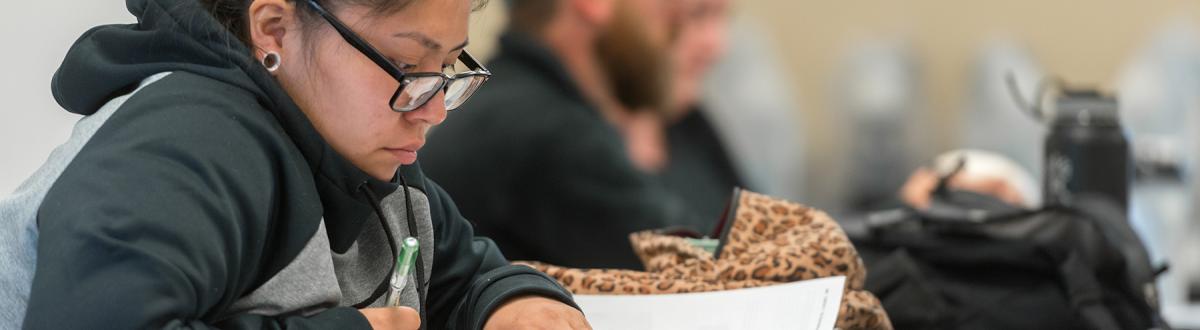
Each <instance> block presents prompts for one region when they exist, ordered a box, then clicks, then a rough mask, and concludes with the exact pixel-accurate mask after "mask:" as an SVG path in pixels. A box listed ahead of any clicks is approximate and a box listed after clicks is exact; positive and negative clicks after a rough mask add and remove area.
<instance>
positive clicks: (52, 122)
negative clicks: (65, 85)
mask: <svg viewBox="0 0 1200 330" xmlns="http://www.w3.org/2000/svg"><path fill="white" fill-rule="evenodd" d="M132 22H134V18H133V15H130V14H129V12H128V11H126V9H125V2H124V1H121V0H62V1H60V0H53V1H5V2H4V10H0V42H3V45H4V47H3V48H0V72H3V73H0V77H2V78H0V79H3V80H2V81H0V97H2V98H3V104H4V106H2V107H0V196H6V195H8V194H9V193H10V192H12V191H13V190H14V189H16V188H17V186H18V185H20V184H21V181H23V180H25V178H26V177H28V176H29V175H30V174H31V173H33V171H34V170H35V169H37V168H38V166H40V165H41V164H42V162H43V161H45V160H46V156H48V155H49V154H50V151H51V150H53V149H54V147H55V146H57V145H58V144H60V143H62V142H63V141H65V140H66V138H67V135H68V134H70V131H71V127H72V125H74V123H75V121H76V120H78V119H79V116H76V115H74V114H71V113H68V112H66V111H64V110H62V107H60V106H58V103H55V102H54V98H53V97H52V96H50V77H51V76H53V75H54V70H55V69H57V68H58V65H59V64H60V63H61V62H62V59H63V56H64V55H66V53H67V49H68V48H70V47H71V44H72V43H74V41H75V39H76V38H78V37H79V35H80V34H82V33H83V32H84V31H86V30H87V29H88V28H90V27H92V26H96V25H100V24H110V23H132Z"/></svg>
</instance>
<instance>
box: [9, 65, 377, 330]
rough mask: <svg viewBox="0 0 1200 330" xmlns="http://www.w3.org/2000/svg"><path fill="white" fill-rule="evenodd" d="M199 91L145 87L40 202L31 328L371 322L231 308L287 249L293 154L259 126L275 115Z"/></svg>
mask: <svg viewBox="0 0 1200 330" xmlns="http://www.w3.org/2000/svg"><path fill="white" fill-rule="evenodd" d="M167 79H170V78H167ZM154 87H155V86H153V85H151V86H149V87H147V89H153V88H154ZM189 93H190V94H195V92H192V91H187V90H184V89H180V92H179V93H175V94H170V95H166V98H151V99H152V100H154V99H157V100H155V101H147V100H146V99H145V98H138V97H133V98H131V99H130V100H129V101H128V102H127V103H126V104H125V105H124V106H123V107H122V108H120V111H117V112H116V113H115V114H114V115H113V117H111V118H110V119H109V120H108V122H107V124H106V125H105V126H103V127H102V128H101V129H100V130H99V131H97V133H96V134H95V135H94V136H93V137H92V138H91V140H90V141H89V142H88V145H87V147H85V148H84V149H83V150H82V151H81V152H80V153H79V154H78V155H77V156H76V158H75V159H74V161H73V162H72V163H71V164H70V165H69V166H68V167H67V169H66V170H65V171H64V172H63V174H62V175H61V176H60V177H59V179H58V180H57V181H56V182H55V184H54V186H53V187H52V188H51V190H50V191H49V192H48V194H47V195H46V198H45V200H44V202H43V204H42V205H41V206H40V210H39V215H38V223H39V224H38V230H39V240H38V247H37V253H38V254H37V256H38V257H37V258H38V260H37V268H36V272H35V275H34V280H33V284H32V289H31V293H30V297H29V301H28V309H27V312H26V315H25V320H24V326H25V327H26V328H36V329H87V328H97V327H101V328H113V329H146V328H172V329H185V328H195V329H201V328H210V327H222V328H263V329H269V328H338V329H349V328H363V329H366V328H369V327H370V326H369V324H368V323H367V322H366V319H365V317H363V316H362V314H361V313H359V312H358V311H356V310H354V309H348V308H334V309H329V310H326V311H324V312H321V313H318V314H315V315H311V316H307V317H301V316H290V317H266V316H260V315H226V314H224V313H225V310H226V309H227V308H228V307H229V306H230V305H231V304H232V303H233V302H234V301H235V300H236V299H237V298H238V297H239V295H240V294H241V293H243V292H245V291H247V290H248V289H249V288H250V287H251V286H252V284H253V283H255V281H257V280H258V277H259V276H261V274H260V272H262V269H263V267H264V266H263V264H265V263H266V262H264V260H267V261H269V260H270V259H271V258H272V257H277V255H275V254H273V253H272V252H269V251H268V249H266V248H265V246H268V245H270V246H276V245H274V244H280V241H283V240H286V238H283V237H276V236H273V235H272V234H271V231H270V230H269V229H268V226H269V225H270V221H267V220H266V219H271V215H272V214H271V213H272V207H271V206H272V205H275V203H277V202H279V201H276V198H278V196H277V195H276V194H275V191H276V190H275V189H277V186H278V185H277V184H276V182H275V176H274V175H272V173H273V167H275V166H280V163H279V161H278V160H276V159H273V158H272V157H273V156H272V153H271V152H268V151H267V150H269V148H271V146H270V145H264V144H261V143H259V142H256V141H261V139H257V138H256V137H255V136H254V135H255V133H254V132H256V131H257V130H269V129H272V128H271V127H269V126H265V125H267V124H265V123H268V121H266V120H264V119H261V118H258V117H251V116H253V112H252V111H241V112H234V111H226V112H218V113H214V111H217V109H220V107H218V106H221V105H213V104H204V102H205V101H203V100H197V99H194V98H192V99H189V96H188V94H189ZM165 99H170V100H171V101H169V102H168V101H164V100H165ZM180 100H182V101H180ZM146 102H153V103H149V104H147V103H146ZM161 102H168V103H166V104H164V103H161ZM247 113H250V114H247ZM256 125H257V126H256ZM295 226H303V225H300V224H297V225H295ZM218 318H219V319H218Z"/></svg>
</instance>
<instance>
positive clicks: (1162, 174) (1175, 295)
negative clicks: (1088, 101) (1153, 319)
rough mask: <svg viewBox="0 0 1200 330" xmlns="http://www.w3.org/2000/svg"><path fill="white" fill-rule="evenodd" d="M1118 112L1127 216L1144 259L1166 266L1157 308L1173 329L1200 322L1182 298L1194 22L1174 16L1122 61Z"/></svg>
mask: <svg viewBox="0 0 1200 330" xmlns="http://www.w3.org/2000/svg"><path fill="white" fill-rule="evenodd" d="M1118 91H1119V93H1120V101H1121V115H1122V122H1123V123H1124V126H1125V127H1127V129H1128V130H1129V133H1130V141H1131V144H1132V148H1131V149H1132V153H1133V158H1134V164H1135V169H1136V170H1137V172H1138V175H1137V176H1136V179H1135V180H1134V182H1133V186H1132V188H1133V189H1132V194H1131V203H1130V204H1131V207H1130V220H1131V221H1132V222H1133V226H1134V228H1135V229H1137V230H1138V232H1139V234H1140V235H1141V236H1142V239H1143V241H1144V242H1146V244H1147V245H1148V246H1147V247H1148V249H1149V251H1150V256H1151V260H1154V261H1156V262H1162V261H1166V262H1169V263H1170V266H1171V268H1170V270H1169V271H1168V272H1166V273H1165V274H1163V276H1162V277H1161V278H1160V279H1159V286H1160V292H1162V305H1163V310H1164V314H1165V317H1166V318H1167V321H1168V322H1169V323H1171V324H1172V325H1173V326H1180V327H1200V314H1198V313H1194V312H1188V311H1189V310H1192V311H1195V310H1200V306H1198V304H1200V302H1189V301H1188V298H1187V293H1188V289H1189V282H1190V283H1192V285H1200V283H1198V282H1200V281H1198V280H1197V277H1200V276H1198V275H1200V263H1198V262H1200V245H1198V243H1197V241H1196V240H1195V237H1196V236H1197V235H1200V226H1198V225H1197V223H1196V221H1195V220H1194V218H1195V215H1196V210H1195V207H1194V205H1195V203H1196V202H1197V201H1196V197H1197V196H1196V194H1195V191H1196V182H1195V181H1194V180H1193V175H1194V173H1195V171H1196V161H1195V157H1196V156H1195V155H1196V153H1197V152H1200V149H1197V148H1198V147H1200V145H1198V144H1197V143H1196V139H1197V138H1198V136H1197V130H1200V122H1198V119H1200V118H1198V117H1197V111H1200V98H1198V97H1197V93H1198V92H1200V37H1198V36H1197V26H1196V25H1195V24H1194V23H1193V22H1191V21H1187V20H1176V21H1173V22H1170V23H1168V24H1166V25H1165V26H1163V27H1162V28H1160V29H1158V30H1157V31H1156V32H1155V33H1154V34H1153V35H1152V36H1151V37H1150V40H1149V43H1148V44H1147V45H1146V46H1145V48H1143V49H1142V50H1141V51H1139V52H1138V53H1136V55H1135V58H1134V59H1133V60H1132V61H1130V62H1129V64H1127V66H1126V68H1125V69H1124V71H1123V72H1122V73H1121V76H1120V80H1119V83H1118Z"/></svg>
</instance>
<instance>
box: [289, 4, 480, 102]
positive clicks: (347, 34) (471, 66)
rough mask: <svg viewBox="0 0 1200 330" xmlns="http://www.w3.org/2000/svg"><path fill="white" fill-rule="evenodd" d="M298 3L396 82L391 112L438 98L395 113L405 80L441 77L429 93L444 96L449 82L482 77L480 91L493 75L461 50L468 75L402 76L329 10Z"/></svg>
mask: <svg viewBox="0 0 1200 330" xmlns="http://www.w3.org/2000/svg"><path fill="white" fill-rule="evenodd" d="M301 1H304V2H306V3H307V4H308V6H309V7H310V8H312V9H313V11H315V12H317V15H320V16H321V18H324V19H325V21H326V22H328V23H329V25H330V26H332V27H333V29H334V30H336V31H337V33H338V34H339V35H341V36H342V39H345V40H346V43H348V44H350V46H353V47H354V48H355V49H357V50H358V52H359V53H362V54H363V55H364V56H366V57H367V59H370V60H371V62H375V65H377V66H379V68H380V69H383V71H384V72H386V73H387V74H388V75H390V76H392V78H393V79H396V82H398V83H400V86H399V87H396V92H395V93H392V98H391V99H390V100H388V108H391V109H392V111H395V112H401V113H403V112H410V111H413V110H416V109H420V108H421V107H423V106H425V104H426V103H429V100H432V99H433V96H434V95H437V93H436V92H434V93H433V94H430V95H429V96H428V98H426V99H425V100H424V101H422V102H421V104H420V105H417V106H415V107H413V108H412V109H409V110H400V109H396V106H395V104H396V99H398V98H400V93H402V92H404V88H405V87H408V84H409V83H410V82H411V81H408V80H406V78H409V79H412V78H422V77H441V78H442V79H441V83H439V84H438V88H434V89H432V90H434V91H436V90H439V89H441V90H442V92H443V93H444V92H446V88H447V87H449V86H450V82H452V81H455V80H458V79H463V78H469V77H473V76H482V77H483V81H481V82H480V83H479V86H477V87H476V89H475V90H478V89H479V87H482V86H483V84H484V83H486V82H487V81H488V79H490V78H491V76H492V72H491V71H490V70H488V69H487V67H485V66H483V64H481V63H479V61H478V60H476V59H475V57H473V56H471V54H470V53H468V52H467V50H466V49H463V51H462V53H459V54H458V60H459V61H460V62H462V63H463V64H464V65H466V66H467V69H468V70H470V71H467V72H460V73H455V74H454V75H453V76H451V75H448V74H445V73H442V72H414V73H404V71H403V70H400V68H397V67H396V65H395V64H393V63H392V62H391V61H389V60H388V59H387V58H385V57H384V56H383V55H382V54H381V53H380V52H379V50H377V49H375V47H373V46H371V44H370V43H368V42H367V41H366V40H364V39H362V37H359V36H358V34H357V33H354V31H353V30H351V29H350V27H349V26H346V24H345V23H342V21H341V20H339V19H338V18H337V16H334V15H333V13H330V12H329V11H328V10H326V9H325V7H322V6H321V4H320V3H318V2H317V0H301ZM471 95H474V91H472V92H471V94H468V95H466V98H467V99H470V97H471ZM463 102H466V100H463ZM462 104H463V103H459V106H461V105H462ZM457 108H458V107H455V109H457ZM450 110H454V109H450V108H447V109H446V111H450Z"/></svg>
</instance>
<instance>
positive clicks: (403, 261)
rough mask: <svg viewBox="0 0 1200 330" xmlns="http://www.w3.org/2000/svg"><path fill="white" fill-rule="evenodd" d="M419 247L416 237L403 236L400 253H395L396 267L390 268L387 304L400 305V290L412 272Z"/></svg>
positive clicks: (391, 305)
mask: <svg viewBox="0 0 1200 330" xmlns="http://www.w3.org/2000/svg"><path fill="white" fill-rule="evenodd" d="M420 247H421V243H420V242H418V241H417V238H416V237H412V236H409V237H406V238H404V241H403V242H402V243H401V244H400V253H399V254H398V255H396V269H393V270H392V280H391V287H392V288H391V290H389V291H388V295H387V305H388V306H390V307H398V306H400V292H401V291H403V290H404V285H406V284H408V275H409V273H411V272H412V269H413V264H414V263H416V261H417V258H416V255H417V249H418V248H420ZM418 294H420V293H418Z"/></svg>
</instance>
